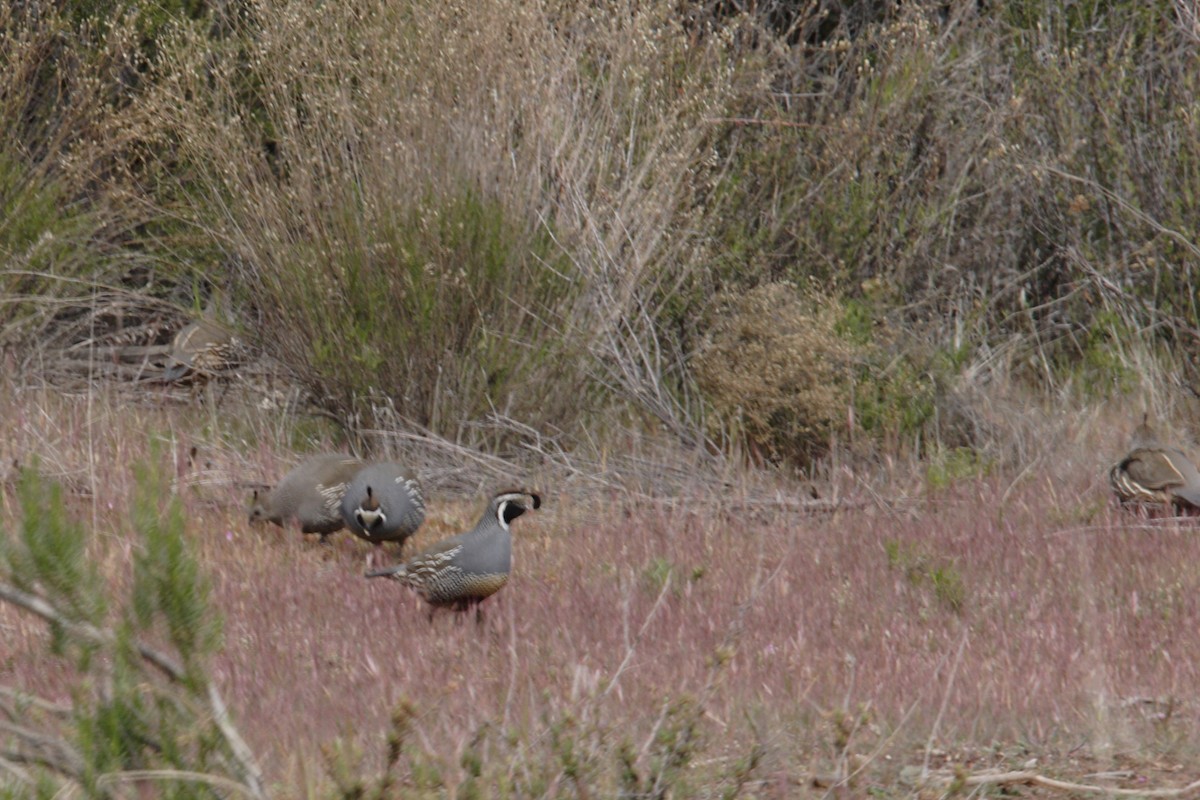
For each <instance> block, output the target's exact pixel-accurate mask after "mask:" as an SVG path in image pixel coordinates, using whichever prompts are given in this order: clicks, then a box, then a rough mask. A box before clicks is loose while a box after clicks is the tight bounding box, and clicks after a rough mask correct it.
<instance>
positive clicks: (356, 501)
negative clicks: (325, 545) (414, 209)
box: [163, 318, 542, 610]
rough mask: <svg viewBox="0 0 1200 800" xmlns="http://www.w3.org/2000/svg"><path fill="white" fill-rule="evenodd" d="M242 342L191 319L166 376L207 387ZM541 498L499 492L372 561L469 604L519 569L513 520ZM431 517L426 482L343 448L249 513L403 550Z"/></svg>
mask: <svg viewBox="0 0 1200 800" xmlns="http://www.w3.org/2000/svg"><path fill="white" fill-rule="evenodd" d="M242 349H243V347H242V343H241V342H240V340H239V339H238V338H237V337H236V336H235V335H234V334H233V333H232V332H231V331H229V330H228V329H227V328H224V327H222V326H220V325H217V324H215V323H213V322H211V321H209V320H207V319H203V318H202V319H199V320H196V321H195V322H192V323H191V324H189V325H187V326H186V327H184V328H183V329H182V330H180V331H179V333H178V334H177V335H176V336H175V340H174V342H173V343H172V346H171V350H170V353H169V358H168V362H167V366H166V369H165V370H164V372H163V379H164V380H171V381H176V380H182V379H185V378H186V379H187V380H189V381H191V382H192V383H193V385H200V386H203V385H204V384H205V383H207V382H208V381H209V380H211V379H212V378H214V377H220V376H222V375H223V374H226V373H228V372H229V371H230V370H232V369H235V368H236V366H237V363H238V361H239V360H240V356H241V352H242ZM541 504H542V499H541V497H540V496H539V495H538V494H537V493H536V492H532V491H528V490H524V489H513V490H506V491H502V492H499V493H497V494H496V495H494V496H493V497H492V499H491V502H490V503H488V508H487V510H486V511H485V512H484V513H483V516H482V517H480V518H479V522H477V523H476V524H475V527H474V528H472V529H471V530H469V531H467V532H465V533H461V534H459V535H458V536H452V537H450V538H448V539H445V540H444V541H441V542H438V543H436V544H434V545H432V546H431V547H429V548H426V549H425V550H423V551H421V552H420V553H418V554H416V555H414V556H412V557H411V558H409V559H407V560H405V561H404V562H403V563H401V564H399V565H397V566H394V567H389V568H387V569H380V570H372V571H369V572H368V573H367V577H368V578H375V577H382V576H386V577H389V578H392V579H394V580H397V581H399V582H400V583H402V584H404V585H405V586H408V587H409V588H411V589H413V590H414V591H415V592H416V593H417V594H419V595H420V596H421V597H422V598H424V599H425V601H426V602H428V603H429V604H430V605H431V606H433V607H451V608H454V609H457V610H466V609H469V608H471V607H472V606H478V604H479V603H480V602H481V601H482V600H484V599H485V598H487V597H490V596H491V595H493V594H495V593H496V592H498V591H500V589H501V588H502V587H503V586H504V585H505V584H506V583H508V576H509V573H510V572H511V570H512V536H511V534H510V531H509V525H510V524H511V523H512V521H513V520H515V519H516V518H517V517H519V516H521V515H522V514H524V513H525V512H526V511H529V510H530V509H531V508H533V509H536V508H539V507H540V506H541ZM424 521H425V497H424V495H423V494H422V492H421V485H420V483H419V482H418V481H417V480H416V478H415V477H413V476H412V475H411V474H410V473H409V472H408V471H407V470H405V469H404V467H402V466H401V465H399V464H395V463H391V462H380V463H366V462H364V461H362V460H360V459H357V458H351V457H349V456H345V455H338V454H327V455H319V456H315V457H313V458H310V459H309V460H308V461H305V462H304V463H302V464H300V465H299V466H297V467H296V468H295V469H293V470H292V471H291V472H289V473H288V474H287V475H285V476H284V477H283V479H282V480H280V481H279V483H278V484H277V485H276V486H275V487H274V488H273V489H272V490H271V491H268V492H262V493H260V492H257V491H256V492H255V493H254V498H253V501H252V505H251V508H250V522H251V523H252V524H254V523H261V522H272V523H275V524H276V525H279V526H281V527H285V526H287V525H290V524H299V526H300V530H301V531H303V532H304V533H316V534H319V535H320V537H321V541H322V542H324V541H325V539H326V537H328V536H329V534H331V533H334V532H335V531H339V530H341V529H342V528H349V529H350V532H351V533H353V534H354V535H355V536H357V537H359V538H360V539H363V540H365V541H368V542H371V543H372V544H374V545H381V544H383V543H384V542H397V543H399V544H400V547H401V550H403V547H404V542H405V541H406V540H408V538H409V537H411V536H412V535H413V534H414V533H416V532H417V529H418V528H419V527H420V526H421V523H423V522H424Z"/></svg>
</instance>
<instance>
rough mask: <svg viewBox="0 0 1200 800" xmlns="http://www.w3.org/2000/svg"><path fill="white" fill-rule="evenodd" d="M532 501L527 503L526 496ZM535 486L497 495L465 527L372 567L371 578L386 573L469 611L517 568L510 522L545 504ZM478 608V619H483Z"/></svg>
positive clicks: (428, 597)
mask: <svg viewBox="0 0 1200 800" xmlns="http://www.w3.org/2000/svg"><path fill="white" fill-rule="evenodd" d="M527 498H528V499H529V500H530V501H531V506H527V505H526V502H525V501H526V499H527ZM541 505H542V498H541V497H540V496H539V495H538V494H537V493H536V492H530V491H525V490H520V489H515V490H509V491H503V492H500V493H498V494H496V495H495V496H494V497H492V499H491V502H489V503H488V507H487V511H485V512H484V513H483V516H482V517H480V519H479V522H477V523H476V524H475V527H474V528H473V529H471V530H470V531H468V532H466V533H460V534H459V535H457V536H451V537H450V538H449V539H445V540H443V541H440V542H438V543H437V544H435V545H433V546H432V547H429V548H428V549H426V550H424V551H422V552H421V553H418V554H417V555H415V556H413V557H412V558H410V559H408V561H406V562H405V563H403V564H400V565H398V566H395V567H391V568H389V569H381V570H374V571H372V572H368V573H367V577H368V578H376V577H381V576H386V577H389V578H392V579H393V580H396V581H399V582H400V583H402V584H404V585H405V586H408V587H409V588H410V589H412V590H413V591H415V592H416V593H417V594H419V595H420V596H421V597H422V598H424V600H425V602H427V603H429V604H430V606H431V608H430V616H431V617H432V614H433V608H439V607H449V608H453V609H455V610H457V611H466V610H467V609H469V608H471V607H473V606H475V607H477V606H478V604H479V603H480V602H482V601H483V600H485V599H486V598H488V597H491V596H492V595H493V594H495V593H496V592H498V591H500V589H502V588H503V587H504V585H505V584H506V583H508V576H509V574H510V572H511V571H512V533H511V531H510V530H509V525H510V524H511V523H512V521H513V520H514V519H516V518H517V517H519V516H521V515H522V514H524V513H525V512H526V511H528V510H530V507H532V508H535V509H536V508H540V507H541ZM478 614H479V610H478V608H476V619H477V620H478V619H479V616H478Z"/></svg>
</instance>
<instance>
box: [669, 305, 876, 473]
mask: <svg viewBox="0 0 1200 800" xmlns="http://www.w3.org/2000/svg"><path fill="white" fill-rule="evenodd" d="M839 308H840V307H839V306H838V305H837V304H836V303H835V302H834V301H831V300H829V299H828V298H825V297H821V296H818V295H814V294H807V293H805V292H802V291H801V290H799V289H797V287H795V286H794V285H792V284H790V283H771V284H766V285H763V286H759V287H757V288H755V289H752V290H750V291H749V292H745V293H736V294H734V293H731V294H727V295H724V296H723V297H721V298H719V300H718V302H717V304H716V309H715V314H714V318H713V322H712V326H711V328H710V329H709V331H708V334H707V336H706V341H705V344H704V346H703V348H702V349H701V351H700V352H699V353H698V354H697V355H696V356H695V357H694V359H693V369H694V371H695V376H696V381H697V384H698V385H699V387H700V389H701V391H702V392H703V393H704V395H705V398H706V400H707V401H708V402H709V403H710V404H711V406H712V409H713V411H714V412H716V420H715V423H716V425H719V426H720V427H722V428H724V429H725V431H726V433H727V435H728V434H729V433H730V432H732V433H733V434H734V435H736V434H737V433H739V432H740V435H741V436H742V437H744V439H745V441H746V443H747V444H748V445H749V446H750V447H751V449H752V450H753V451H755V452H756V453H757V454H758V455H760V456H762V457H765V458H767V459H770V460H772V461H790V462H792V463H795V464H799V465H805V464H808V463H809V462H811V461H812V459H813V458H815V457H817V456H819V455H821V454H822V453H823V452H824V451H826V450H827V449H828V447H829V442H830V436H831V434H833V433H834V431H836V430H838V429H841V428H844V427H845V420H846V416H847V411H848V408H849V406H850V403H851V388H852V377H853V371H852V362H853V359H854V358H855V348H854V347H853V346H852V345H851V344H849V343H848V342H846V341H845V340H843V339H841V338H840V337H839V336H838V335H837V333H836V332H835V330H834V326H835V324H836V322H837V320H838V318H839V316H840V315H839Z"/></svg>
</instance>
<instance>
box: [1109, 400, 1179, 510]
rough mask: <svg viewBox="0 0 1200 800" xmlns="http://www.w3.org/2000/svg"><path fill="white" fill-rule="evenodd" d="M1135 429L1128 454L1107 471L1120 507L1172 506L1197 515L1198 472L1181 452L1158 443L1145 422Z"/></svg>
mask: <svg viewBox="0 0 1200 800" xmlns="http://www.w3.org/2000/svg"><path fill="white" fill-rule="evenodd" d="M1148 418H1149V415H1148V414H1147V415H1145V416H1143V417H1142V423H1141V424H1140V425H1138V426H1137V428H1136V429H1134V432H1133V436H1132V437H1131V440H1130V450H1129V453H1128V454H1127V455H1126V456H1125V457H1124V458H1122V459H1121V461H1119V462H1118V463H1117V464H1114V465H1113V467H1112V469H1111V470H1109V473H1108V480H1109V483H1110V484H1111V485H1112V489H1113V492H1114V493H1115V494H1116V495H1117V498H1118V499H1119V500H1120V501H1121V503H1122V504H1125V503H1137V504H1143V503H1144V504H1161V505H1168V504H1169V505H1171V506H1174V507H1175V508H1176V509H1179V510H1184V511H1191V512H1195V511H1200V471H1198V470H1197V469H1196V465H1195V464H1193V463H1192V461H1191V459H1189V458H1188V457H1187V456H1186V455H1185V454H1184V453H1183V451H1182V450H1179V449H1178V448H1175V447H1169V446H1167V445H1164V444H1163V443H1162V442H1160V441H1159V439H1158V437H1157V436H1156V435H1155V433H1154V431H1153V429H1151V427H1150V425H1149V422H1148Z"/></svg>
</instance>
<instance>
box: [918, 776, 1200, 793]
mask: <svg viewBox="0 0 1200 800" xmlns="http://www.w3.org/2000/svg"><path fill="white" fill-rule="evenodd" d="M942 777H943V780H944V781H945V782H946V783H947V784H958V785H962V786H1015V785H1025V786H1042V787H1045V788H1047V789H1054V790H1055V791H1060V792H1089V793H1095V794H1107V795H1113V796H1117V797H1186V796H1188V795H1192V794H1196V793H1200V780H1195V781H1192V782H1191V783H1189V784H1188V785H1187V786H1181V787H1179V788H1177V789H1121V788H1117V787H1112V786H1096V785H1093V784H1087V783H1074V782H1072V781H1060V780H1057V779H1055V778H1047V777H1046V776H1045V775H1039V774H1038V773H1036V772H1028V771H1017V772H980V773H976V774H974V775H968V776H967V777H966V778H964V779H962V781H961V783H959V779H958V778H956V777H952V776H942Z"/></svg>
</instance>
